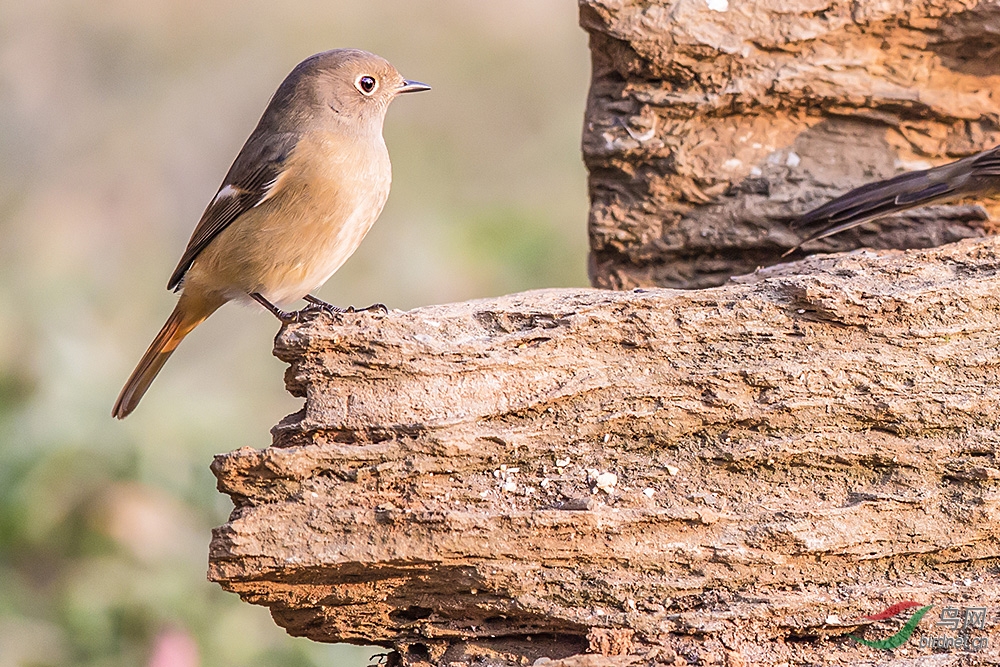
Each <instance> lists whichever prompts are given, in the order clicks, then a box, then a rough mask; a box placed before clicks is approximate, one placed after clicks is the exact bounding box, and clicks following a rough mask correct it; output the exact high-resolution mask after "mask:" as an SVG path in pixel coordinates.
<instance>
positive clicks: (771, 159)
mask: <svg viewBox="0 0 1000 667" xmlns="http://www.w3.org/2000/svg"><path fill="white" fill-rule="evenodd" d="M580 8H581V12H580V20H581V24H582V25H583V27H584V28H585V29H586V30H587V31H589V33H590V40H591V52H592V60H593V75H592V82H591V88H590V96H589V99H588V104H587V114H586V124H585V128H584V137H583V150H584V158H585V161H586V163H587V166H588V168H589V171H590V197H591V211H590V240H591V257H590V260H591V261H590V268H591V279H592V281H593V283H594V284H595V285H596V286H599V287H611V288H616V289H622V288H631V287H639V286H661V287H685V288H687V287H707V286H712V285H719V284H722V283H724V282H725V281H726V280H727V279H728V278H729V277H730V276H732V275H739V274H743V273H747V272H749V271H753V270H754V269H755V268H757V267H759V266H767V265H771V264H775V263H777V262H778V261H780V257H781V254H782V253H783V252H784V251H785V250H786V249H788V248H790V247H792V246H794V245H795V243H796V241H797V237H796V235H795V234H793V233H792V232H791V231H789V229H788V227H787V223H788V222H789V221H790V220H792V219H793V218H794V217H795V216H797V215H799V214H801V213H803V212H804V211H806V210H808V209H810V208H812V207H814V206H816V205H819V204H822V203H824V202H825V201H826V200H828V199H830V198H832V197H833V196H835V195H839V194H842V193H844V192H846V191H847V190H850V189H851V188H854V187H857V186H859V185H862V184H863V183H866V182H869V181H872V180H878V179H880V178H886V177H889V176H892V175H895V174H896V173H898V172H900V171H905V170H908V169H915V168H923V167H928V166H932V165H936V164H941V163H943V162H947V161H950V160H953V159H955V158H957V157H962V156H966V155H970V154H972V153H975V152H978V151H980V150H983V149H985V148H989V147H991V146H993V145H996V144H997V143H1000V126H998V121H1000V113H998V105H997V90H998V88H997V82H998V78H997V76H998V74H1000V59H998V58H997V57H996V56H997V52H998V50H1000V39H998V34H1000V3H997V2H980V1H979V0H880V1H878V2H876V1H864V2H815V1H814V0H757V1H754V2H737V1H735V0H733V1H731V2H730V1H728V0H669V1H664V2H647V1H645V0H642V1H640V0H580ZM985 220H987V215H986V212H985V211H984V210H983V208H981V207H980V206H976V205H966V206H950V207H944V208H937V209H936V210H934V211H932V212H930V213H928V212H927V211H915V212H908V213H906V214H903V215H901V216H896V217H894V218H892V219H886V220H883V221H882V222H879V223H872V224H868V225H865V226H864V227H862V228H858V229H855V230H851V231H849V232H846V233H844V234H842V235H839V236H837V237H835V238H831V239H828V240H826V241H823V242H817V243H815V244H811V245H810V246H809V248H811V249H813V250H816V249H820V250H824V251H830V250H844V249H850V248H856V247H859V246H867V247H874V248H916V247H920V248H927V247H933V246H937V245H941V244H942V243H946V242H950V241H955V240H958V239H961V238H966V237H971V236H981V235H982V233H983V227H984V221H985ZM985 224H987V225H988V224H989V223H985Z"/></svg>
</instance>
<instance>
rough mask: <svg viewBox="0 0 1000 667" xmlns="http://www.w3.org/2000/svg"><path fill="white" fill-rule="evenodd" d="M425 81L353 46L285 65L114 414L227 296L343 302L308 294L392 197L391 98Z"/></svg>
mask: <svg viewBox="0 0 1000 667" xmlns="http://www.w3.org/2000/svg"><path fill="white" fill-rule="evenodd" d="M429 89H430V86H427V85H425V84H423V83H420V82H417V81H407V80H405V79H404V78H403V77H402V76H400V74H399V72H397V71H396V68H395V67H393V66H392V65H390V64H389V63H388V62H387V61H385V60H384V59H382V58H380V57H378V56H376V55H374V54H371V53H367V52H365V51H359V50H356V49H335V50H332V51H325V52H323V53H317V54H316V55H314V56H311V57H309V58H306V59H305V60H303V61H302V62H301V63H299V64H298V65H297V66H296V67H295V69H293V70H292V72H291V73H290V74H289V75H288V76H287V77H286V78H285V80H284V81H282V82H281V85H280V86H278V90H277V91H276V92H275V93H274V96H273V97H271V101H270V102H269V103H268V105H267V108H266V109H265V110H264V114H263V116H261V119H260V121H259V122H258V123H257V127H256V129H254V131H253V133H252V134H251V135H250V138H249V139H247V142H246V144H244V145H243V148H242V150H240V152H239V155H237V156H236V160H235V161H234V162H233V166H232V167H230V168H229V173H228V174H226V178H225V179H224V180H223V181H222V185H221V187H220V188H219V191H218V193H217V194H216V195H215V198H214V199H212V201H211V202H210V203H209V205H208V208H206V209H205V212H204V213H203V214H202V216H201V220H200V221H199V222H198V226H197V227H195V230H194V233H193V234H192V235H191V240H190V241H188V245H187V249H185V251H184V254H183V255H182V256H181V259H180V262H178V263H177V268H176V269H174V273H173V275H171V276H170V281H169V282H168V283H167V289H173V290H175V291H176V290H181V296H180V299H178V301H177V305H176V307H175V308H174V311H173V312H172V313H171V314H170V317H169V318H167V322H166V324H164V325H163V328H162V329H161V330H160V333H159V334H157V336H156V338H155V339H154V340H153V342H152V343H151V344H150V346H149V349H148V350H146V353H145V354H144V355H143V356H142V359H141V360H140V361H139V364H138V365H137V366H136V368H135V370H134V371H132V375H131V377H129V379H128V381H127V382H126V383H125V387H124V388H123V389H122V391H121V394H120V395H119V396H118V400H117V401H116V402H115V407H114V409H113V410H112V415H113V416H115V417H117V418H118V419H123V418H124V417H126V416H128V414H129V413H131V412H132V411H133V410H134V409H135V406H136V405H137V404H138V403H139V400H140V399H141V398H142V395H143V394H144V393H145V392H146V390H147V389H148V388H149V385H150V383H152V381H153V378H155V377H156V374H157V373H158V372H159V371H160V369H161V368H162V367H163V364H164V363H165V362H166V361H167V359H168V358H169V357H170V355H171V353H173V351H174V349H175V348H176V347H177V345H178V344H179V343H180V342H181V340H183V339H184V337H185V336H186V335H188V334H189V333H190V332H191V330H192V329H194V328H195V327H196V326H198V325H199V324H200V323H201V322H203V321H204V320H205V319H206V318H207V317H208V316H209V315H211V314H212V313H213V312H215V310H216V309H217V308H218V307H219V306H221V305H222V304H224V303H226V302H227V301H233V300H237V301H250V300H254V301H256V302H257V303H259V304H261V305H262V306H263V307H264V308H266V309H268V310H269V311H270V312H271V313H273V314H274V315H275V316H276V317H277V318H278V319H280V320H281V321H283V322H288V321H291V320H294V319H295V318H296V317H297V314H296V313H288V312H285V311H282V310H279V308H278V305H284V304H287V303H290V302H293V301H296V300H298V299H306V300H307V301H308V302H309V303H310V304H311V305H310V306H309V307H310V308H327V309H330V310H339V309H337V308H335V307H333V306H331V305H330V304H327V303H325V302H323V301H321V300H319V299H317V298H316V297H314V296H312V295H310V292H312V291H313V290H315V289H316V288H318V287H319V286H321V285H322V284H323V283H325V282H326V281H327V279H329V278H330V276H332V275H333V273H334V272H335V271H336V270H337V269H339V268H340V267H341V265H342V264H343V263H344V262H345V261H346V260H347V258H348V257H350V256H351V254H352V253H353V252H354V251H355V250H356V249H357V247H358V245H359V244H360V243H361V240H362V239H363V238H364V236H365V234H366V233H368V230H369V229H370V228H371V226H372V223H374V222H375V219H376V218H378V216H379V214H380V213H381V212H382V207H383V205H384V204H385V201H386V198H387V197H388V196H389V182H390V180H391V176H392V174H391V166H390V164H389V153H388V151H387V150H386V147H385V141H384V140H383V138H382V122H383V120H384V119H385V113H386V109H387V108H388V106H389V103H390V102H392V100H393V99H395V97H396V96H397V95H399V94H401V93H411V92H417V91H421V90H429ZM276 304H277V305H276Z"/></svg>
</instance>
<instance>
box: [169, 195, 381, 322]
mask: <svg viewBox="0 0 1000 667" xmlns="http://www.w3.org/2000/svg"><path fill="white" fill-rule="evenodd" d="M294 194H295V196H294V197H287V198H280V199H279V198H274V199H271V200H268V201H266V202H264V203H263V204H261V205H260V206H257V207H255V208H253V209H251V210H249V211H247V212H246V213H244V214H243V215H241V216H240V217H239V218H237V219H236V220H235V221H233V223H232V224H231V225H230V226H229V227H227V228H226V229H224V230H222V232H220V233H219V236H218V237H216V238H215V239H214V240H213V241H212V243H210V244H209V245H208V247H206V248H205V250H204V251H203V252H202V253H201V255H199V256H198V258H197V259H196V260H195V261H194V262H193V263H192V265H191V269H190V270H189V271H188V274H187V276H185V282H184V288H185V290H187V289H191V288H195V287H196V288H197V289H198V290H199V291H202V292H212V293H217V294H220V295H221V296H222V297H223V298H224V299H225V300H246V299H247V298H248V295H249V294H252V293H254V292H257V293H259V294H261V295H262V296H263V297H264V298H266V299H267V300H268V301H270V302H271V303H274V304H288V303H290V302H292V301H296V300H298V299H301V298H302V297H304V296H305V295H306V294H309V293H310V292H312V291H313V290H315V289H316V288H318V287H319V286H321V285H322V284H323V283H325V282H326V281H327V280H328V279H329V278H330V276H332V275H333V274H334V272H336V271H337V269H339V268H340V267H341V266H342V265H343V264H344V262H346V261H347V258H348V257H350V256H351V255H352V254H353V253H354V251H355V250H357V248H358V246H359V245H360V244H361V241H362V240H363V239H364V237H365V234H367V233H368V230H369V229H370V228H371V226H372V224H373V223H374V222H375V219H376V218H378V216H379V213H381V211H382V206H383V205H384V204H385V200H386V198H387V196H388V187H384V188H381V189H379V190H377V191H375V192H374V193H373V192H371V191H369V192H368V193H367V194H368V196H367V197H365V198H364V199H363V200H361V201H351V200H347V201H345V198H344V197H339V198H328V197H314V196H312V193H303V192H298V193H294ZM330 202H335V204H334V205H333V206H330V205H329V204H330Z"/></svg>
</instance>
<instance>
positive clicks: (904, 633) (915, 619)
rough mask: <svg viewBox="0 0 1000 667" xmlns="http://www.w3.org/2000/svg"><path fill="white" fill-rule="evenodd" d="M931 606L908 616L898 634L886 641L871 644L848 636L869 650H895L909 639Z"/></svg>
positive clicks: (871, 642)
mask: <svg viewBox="0 0 1000 667" xmlns="http://www.w3.org/2000/svg"><path fill="white" fill-rule="evenodd" d="M933 606H934V605H931V604H929V605H927V606H926V607H921V608H920V609H918V610H916V611H915V612H913V616H910V620H908V621H907V622H906V625H904V626H903V627H902V628H900V629H899V632H897V633H896V634H894V635H893V636H891V637H888V638H887V639H881V640H879V641H877V642H873V641H869V640H867V639H862V638H861V637H855V636H854V635H850V637H851V639H853V640H854V641H856V642H858V643H859V644H864V645H865V646H870V647H871V648H880V649H883V650H888V649H891V648H896V647H898V646H901V645H902V644H903V642H905V641H906V640H907V639H909V638H910V635H912V634H913V631H914V630H916V629H917V624H918V623H920V619H922V618H923V617H924V614H926V613H927V612H929V611H930V610H931V607H933Z"/></svg>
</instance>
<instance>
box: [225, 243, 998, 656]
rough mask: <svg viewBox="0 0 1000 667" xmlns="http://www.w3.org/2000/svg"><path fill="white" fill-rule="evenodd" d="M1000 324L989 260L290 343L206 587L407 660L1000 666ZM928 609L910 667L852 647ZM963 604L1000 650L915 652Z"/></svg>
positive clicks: (229, 488)
mask: <svg viewBox="0 0 1000 667" xmlns="http://www.w3.org/2000/svg"><path fill="white" fill-rule="evenodd" d="M998 331H1000V242H998V241H997V240H994V239H988V240H967V241H963V242H960V243H957V244H952V245H948V246H944V247H942V248H938V249H933V250H911V251H905V252H902V251H885V252H882V253H880V254H876V253H873V252H870V251H858V252H855V253H851V254H846V255H840V256H831V257H826V258H809V259H807V260H803V261H802V262H799V263H795V264H789V265H785V266H781V267H775V268H773V269H768V270H763V271H760V272H758V273H757V274H755V275H751V276H745V277H743V278H741V279H739V280H738V281H734V282H731V283H730V284H727V285H726V286H724V287H719V288H714V289H706V290H700V291H693V292H682V291H674V290H666V289H655V290H635V291H631V292H609V291H601V290H543V291H536V292H528V293H524V294H515V295H511V296H506V297H502V298H498V299H489V300H481V301H472V302H468V303H458V304H449V305H442V306H433V307H427V308H419V309H416V310H413V311H410V312H405V313H403V312H398V311H394V312H391V313H390V314H388V315H385V316H382V315H379V314H371V313H363V314H345V315H341V316H336V317H331V316H326V315H322V316H318V317H317V318H316V319H312V320H309V321H306V322H302V323H299V324H292V325H288V326H286V327H284V328H283V329H282V331H281V333H280V334H279V336H278V337H277V339H276V347H275V354H277V356H278V357H279V358H281V359H282V360H284V361H286V362H288V363H289V369H288V371H287V374H286V383H287V386H288V389H289V390H290V391H291V392H292V393H293V394H294V395H296V396H302V397H304V398H305V406H304V408H303V409H302V410H301V411H300V412H297V413H295V414H293V415H290V416H289V417H287V418H286V419H285V420H283V421H282V422H281V423H280V424H279V425H278V426H276V427H275V429H274V430H273V438H274V441H273V445H272V446H271V447H268V448H267V449H264V450H262V451H258V450H253V449H250V448H244V449H241V450H239V451H236V452H232V453H230V454H225V455H221V456H219V457H217V459H216V461H215V463H214V464H213V470H214V472H215V474H216V476H217V478H218V482H219V489H220V490H221V491H223V492H225V493H227V494H229V495H230V496H231V497H232V499H233V502H234V503H235V509H234V511H233V513H232V516H231V518H230V521H229V522H228V523H227V524H225V525H224V526H222V527H221V528H219V529H217V530H216V532H215V535H214V539H213V541H212V546H211V554H210V577H211V578H212V579H213V580H214V581H217V582H219V583H220V584H221V585H222V586H223V587H224V588H225V589H226V590H229V591H234V592H236V593H239V594H240V595H241V596H243V598H244V599H246V600H248V601H250V602H253V603H256V604H262V605H266V606H268V607H269V608H270V609H271V612H272V615H273V617H274V619H275V621H276V622H277V623H278V624H279V625H281V626H283V627H285V628H286V629H287V630H288V632H290V633H291V634H294V635H301V636H306V637H310V638H312V639H315V640H318V641H324V642H355V643H366V644H380V645H383V646H387V647H392V648H394V649H396V650H397V651H398V654H394V660H397V661H399V660H401V661H402V663H403V664H407V665H428V664H429V665H441V666H453V665H472V664H487V665H526V664H527V665H530V664H532V663H533V662H535V661H536V660H539V659H540V658H543V657H547V658H552V659H563V658H565V659H566V660H565V661H564V662H554V663H550V664H551V665H564V666H566V667H568V666H569V665H591V666H594V667H597V666H600V667H607V666H611V665H631V664H642V665H648V664H728V665H734V666H735V665H747V664H779V663H787V664H789V665H805V664H819V663H829V662H831V661H833V662H838V661H839V662H848V663H851V664H893V665H931V664H933V665H953V664H987V663H988V662H990V661H992V660H993V659H995V657H996V655H997V654H996V647H998V646H1000V630H998V618H997V616H998V615H1000V614H998V612H1000V576H998V573H1000V430H998V429H1000V413H998V410H997V406H998V404H1000V355H998V352H997V332H998ZM904 600H914V601H916V602H918V603H920V604H921V605H928V604H932V605H934V608H933V609H932V611H931V612H930V614H929V615H928V616H927V617H926V618H925V620H924V621H923V622H922V624H921V625H920V626H919V627H918V630H917V633H916V634H915V635H914V637H913V638H912V639H911V640H910V641H909V642H908V643H907V644H905V645H904V647H903V649H904V650H906V651H908V652H909V653H908V654H907V655H908V656H909V657H913V656H917V658H914V660H912V661H911V660H909V659H908V658H906V657H905V656H903V655H901V654H900V652H898V651H897V652H885V651H879V650H876V649H871V648H867V647H865V646H861V645H859V644H857V643H856V642H854V641H853V640H851V639H849V638H848V637H847V635H849V634H857V633H861V632H863V631H865V627H866V626H868V625H873V627H870V628H868V630H867V636H868V637H869V638H871V639H879V638H882V637H885V636H888V635H891V634H892V633H893V632H895V631H896V630H897V629H898V628H899V623H898V622H897V623H896V624H895V625H892V624H891V622H879V623H874V622H872V621H869V620H865V619H864V618H863V617H864V616H865V615H871V614H876V613H878V612H880V611H882V610H883V609H885V608H887V607H889V606H890V605H892V604H894V603H898V602H900V601H904ZM946 607H952V608H956V609H958V608H962V607H973V608H979V607H985V608H986V609H988V610H989V618H988V620H987V622H986V624H985V627H984V629H983V630H978V629H977V630H974V631H973V632H972V635H971V636H972V637H973V638H982V639H985V640H986V641H988V646H989V647H990V648H989V650H988V651H980V652H978V653H967V654H960V653H954V652H952V653H944V654H940V655H936V656H932V655H930V654H931V653H932V652H933V651H932V650H931V649H929V648H922V647H921V646H920V643H919V638H920V637H924V638H929V637H937V636H945V635H947V636H952V637H954V636H955V635H956V632H955V631H953V630H951V629H950V628H949V627H944V626H936V625H935V619H937V618H939V616H938V614H939V612H940V611H941V610H942V609H944V608H946ZM911 611H912V610H911ZM887 623H890V624H887ZM587 651H590V652H592V653H594V655H589V656H588V655H582V654H585V653H586V652H587ZM574 656H575V657H574ZM921 656H922V657H921ZM477 660H478V661H479V662H477ZM543 662H544V661H543ZM990 664H994V663H990Z"/></svg>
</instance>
